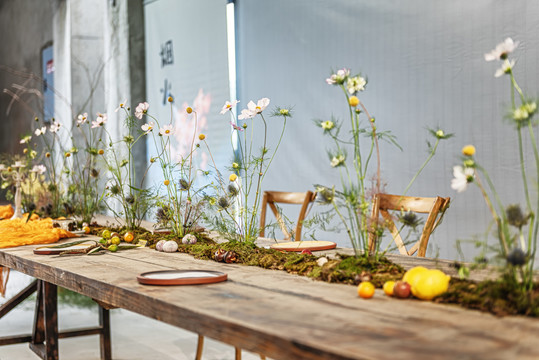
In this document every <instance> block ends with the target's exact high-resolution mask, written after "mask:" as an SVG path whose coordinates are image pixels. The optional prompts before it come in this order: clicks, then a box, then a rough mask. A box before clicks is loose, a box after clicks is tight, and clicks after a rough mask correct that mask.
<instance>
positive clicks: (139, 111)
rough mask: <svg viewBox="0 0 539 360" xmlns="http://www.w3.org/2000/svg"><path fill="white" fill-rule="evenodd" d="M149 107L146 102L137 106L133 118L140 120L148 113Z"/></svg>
mask: <svg viewBox="0 0 539 360" xmlns="http://www.w3.org/2000/svg"><path fill="white" fill-rule="evenodd" d="M149 107H150V104H148V103H147V102H143V103H140V104H138V106H137V108H136V109H135V117H136V118H137V119H142V116H143V115H144V114H146V113H147V112H148V108H149Z"/></svg>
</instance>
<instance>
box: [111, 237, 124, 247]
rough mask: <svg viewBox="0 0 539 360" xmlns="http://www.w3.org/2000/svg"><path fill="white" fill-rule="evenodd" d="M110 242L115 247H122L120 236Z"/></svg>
mask: <svg viewBox="0 0 539 360" xmlns="http://www.w3.org/2000/svg"><path fill="white" fill-rule="evenodd" d="M110 241H111V242H112V243H113V244H114V245H120V242H121V240H120V238H119V237H118V236H113V237H112V238H111V239H110Z"/></svg>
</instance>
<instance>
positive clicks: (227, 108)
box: [220, 100, 239, 115]
mask: <svg viewBox="0 0 539 360" xmlns="http://www.w3.org/2000/svg"><path fill="white" fill-rule="evenodd" d="M237 103H239V101H238V100H233V101H225V105H223V108H222V109H221V113H220V114H221V115H222V114H224V113H226V112H227V111H232V108H233V107H234V106H236V104H237Z"/></svg>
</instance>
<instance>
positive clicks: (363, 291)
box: [357, 281, 374, 299]
mask: <svg viewBox="0 0 539 360" xmlns="http://www.w3.org/2000/svg"><path fill="white" fill-rule="evenodd" d="M357 294H358V295H359V296H360V297H362V298H363V299H370V298H371V297H373V295H374V285H373V284H372V283H371V282H369V281H363V282H361V283H360V284H359V285H358V287H357Z"/></svg>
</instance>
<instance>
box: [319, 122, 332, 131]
mask: <svg viewBox="0 0 539 360" xmlns="http://www.w3.org/2000/svg"><path fill="white" fill-rule="evenodd" d="M320 126H321V127H322V129H324V131H328V130H331V129H333V128H334V127H335V123H334V122H333V121H331V120H326V121H322V122H321V123H320Z"/></svg>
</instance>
